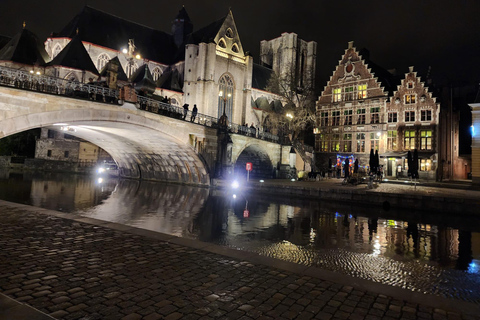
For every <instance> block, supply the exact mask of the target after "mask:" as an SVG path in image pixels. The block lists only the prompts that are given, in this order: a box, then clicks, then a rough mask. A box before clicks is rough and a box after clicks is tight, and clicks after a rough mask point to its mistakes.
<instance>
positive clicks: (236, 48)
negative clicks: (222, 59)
mask: <svg viewBox="0 0 480 320" xmlns="http://www.w3.org/2000/svg"><path fill="white" fill-rule="evenodd" d="M232 51H233V52H235V53H238V51H239V50H238V45H237V44H236V43H234V44H233V46H232Z"/></svg>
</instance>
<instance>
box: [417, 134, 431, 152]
mask: <svg viewBox="0 0 480 320" xmlns="http://www.w3.org/2000/svg"><path fill="white" fill-rule="evenodd" d="M420 150H432V130H422V131H420Z"/></svg>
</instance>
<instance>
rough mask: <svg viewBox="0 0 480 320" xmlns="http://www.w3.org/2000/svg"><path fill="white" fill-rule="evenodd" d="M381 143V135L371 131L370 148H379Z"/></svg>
mask: <svg viewBox="0 0 480 320" xmlns="http://www.w3.org/2000/svg"><path fill="white" fill-rule="evenodd" d="M379 144H380V137H379V136H378V135H377V134H376V133H375V132H371V133H370V149H373V150H378V147H379Z"/></svg>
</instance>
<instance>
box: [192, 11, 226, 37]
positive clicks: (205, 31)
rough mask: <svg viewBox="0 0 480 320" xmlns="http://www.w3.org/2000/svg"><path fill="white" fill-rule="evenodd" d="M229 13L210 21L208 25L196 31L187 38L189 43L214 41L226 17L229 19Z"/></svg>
mask: <svg viewBox="0 0 480 320" xmlns="http://www.w3.org/2000/svg"><path fill="white" fill-rule="evenodd" d="M227 17H228V15H226V16H225V17H223V18H221V19H219V20H217V21H214V22H212V23H210V24H209V25H208V26H206V27H203V28H201V29H199V30H197V31H195V32H193V33H192V34H191V35H190V36H189V38H188V39H187V43H191V44H199V43H201V42H204V43H210V42H213V41H214V39H215V37H216V36H217V34H218V33H219V32H220V29H221V27H222V26H223V23H224V22H225V19H227Z"/></svg>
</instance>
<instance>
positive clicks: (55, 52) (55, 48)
mask: <svg viewBox="0 0 480 320" xmlns="http://www.w3.org/2000/svg"><path fill="white" fill-rule="evenodd" d="M61 51H62V46H61V45H59V44H58V43H57V44H56V45H55V47H54V48H53V53H52V59H53V58H55V57H56V56H57V55H58V54H59V53H60V52H61Z"/></svg>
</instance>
